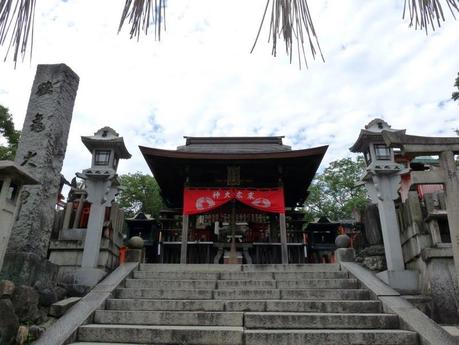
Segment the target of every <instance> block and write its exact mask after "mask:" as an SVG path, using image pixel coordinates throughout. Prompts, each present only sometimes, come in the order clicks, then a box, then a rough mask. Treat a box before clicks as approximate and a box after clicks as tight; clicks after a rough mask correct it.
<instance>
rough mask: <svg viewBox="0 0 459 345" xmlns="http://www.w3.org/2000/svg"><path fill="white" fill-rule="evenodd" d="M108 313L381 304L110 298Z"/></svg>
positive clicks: (347, 309)
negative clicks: (111, 311) (109, 311)
mask: <svg viewBox="0 0 459 345" xmlns="http://www.w3.org/2000/svg"><path fill="white" fill-rule="evenodd" d="M106 308H107V309H108V310H134V311H135V310H158V311H159V310H172V311H173V310H176V311H236V312H238V311H239V312H242V311H254V312H257V311H273V312H274V311H278V312H289V311H290V312H318V313H379V312H381V303H380V302H379V301H322V300H314V301H304V300H303V301H301V300H290V301H289V300H268V301H259V300H226V301H225V300H158V299H109V300H107V302H106Z"/></svg>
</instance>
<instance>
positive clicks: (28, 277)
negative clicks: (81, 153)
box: [4, 64, 79, 284]
mask: <svg viewBox="0 0 459 345" xmlns="http://www.w3.org/2000/svg"><path fill="white" fill-rule="evenodd" d="M78 84H79V77H78V76H77V75H76V74H75V73H74V72H73V71H72V70H71V69H70V68H69V67H67V66H66V65H64V64H58V65H38V67H37V72H36V75H35V80H34V82H33V86H32V91H31V94H30V99H29V104H28V107H27V114H26V117H25V120H24V126H23V128H22V135H21V138H20V141H19V147H18V150H17V153H16V159H15V161H16V163H17V164H19V165H20V166H22V167H24V168H25V169H26V171H27V172H28V173H30V175H31V176H33V178H34V179H35V180H37V181H38V182H39V183H40V185H36V186H27V187H25V188H24V189H23V191H22V193H21V195H20V211H19V214H18V217H17V220H16V222H15V224H14V226H13V229H12V233H11V237H10V241H9V243H8V250H7V255H6V258H5V266H4V271H5V272H6V273H7V274H6V275H7V276H9V277H12V278H14V277H16V278H18V279H19V277H21V278H20V279H21V281H23V282H24V283H29V284H32V283H33V280H34V278H33V277H32V276H33V275H34V273H33V272H34V271H36V269H35V268H36V267H38V266H41V265H43V262H45V259H46V255H47V251H48V245H49V240H50V236H51V232H52V227H53V221H54V210H55V206H56V201H57V196H58V190H59V184H60V180H61V176H60V172H61V168H62V164H63V161H64V156H65V151H66V148H67V138H68V134H69V130H70V123H71V120H72V112H73V106H74V103H75V97H76V93H77V89H78ZM45 266H46V263H45Z"/></svg>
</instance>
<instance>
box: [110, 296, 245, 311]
mask: <svg viewBox="0 0 459 345" xmlns="http://www.w3.org/2000/svg"><path fill="white" fill-rule="evenodd" d="M106 308H107V309H108V310H176V311H185V310H187V311H200V310H201V311H224V310H225V309H226V310H228V309H227V308H225V301H216V300H162V299H109V300H107V303H106ZM229 311H232V310H229ZM234 311H237V310H234Z"/></svg>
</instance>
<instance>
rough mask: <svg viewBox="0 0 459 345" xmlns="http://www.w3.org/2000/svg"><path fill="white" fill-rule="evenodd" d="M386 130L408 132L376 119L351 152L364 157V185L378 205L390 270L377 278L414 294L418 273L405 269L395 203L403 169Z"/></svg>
mask: <svg viewBox="0 0 459 345" xmlns="http://www.w3.org/2000/svg"><path fill="white" fill-rule="evenodd" d="M383 130H385V131H387V132H391V133H402V134H404V133H405V130H396V129H391V127H390V126H389V125H388V124H387V123H386V122H385V121H384V120H381V119H374V120H372V121H371V122H370V123H369V124H368V125H366V126H365V129H362V130H361V131H360V135H359V138H358V139H357V141H356V142H355V143H354V145H353V146H352V147H351V148H350V150H351V151H352V152H362V153H363V154H364V156H365V162H366V165H367V170H366V173H365V175H364V176H363V177H362V178H361V182H362V183H363V184H364V185H365V188H366V189H367V193H368V196H369V197H370V199H371V201H372V202H373V203H374V204H376V205H377V206H378V211H379V216H380V220H381V229H382V235H383V241H384V250H385V253H386V261H387V270H386V271H383V272H380V273H378V277H379V278H380V279H382V280H383V281H384V282H385V283H387V284H388V285H390V286H391V287H393V288H394V289H398V290H401V291H415V290H417V287H418V276H417V272H415V271H409V270H405V262H404V260H403V254H402V244H401V240H400V228H399V224H398V221H397V214H396V212H395V204H394V200H396V199H398V198H399V195H398V189H399V186H400V180H401V178H400V173H401V171H402V170H403V168H404V167H403V166H402V165H401V164H398V163H396V162H395V158H394V152H393V150H392V149H391V148H390V147H388V146H387V145H386V144H385V142H384V139H383V136H382V131H383Z"/></svg>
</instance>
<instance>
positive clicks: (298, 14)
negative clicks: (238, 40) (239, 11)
mask: <svg viewBox="0 0 459 345" xmlns="http://www.w3.org/2000/svg"><path fill="white" fill-rule="evenodd" d="M270 3H271V21H270V28H269V39H268V42H270V41H271V40H272V50H271V53H272V55H273V56H277V41H278V39H279V38H281V37H282V38H283V40H284V43H285V51H286V54H287V55H288V56H289V57H290V62H292V60H293V53H294V51H295V50H296V53H297V54H298V63H299V66H300V69H301V63H302V60H304V63H305V65H306V67H308V63H307V58H306V52H305V48H304V46H305V44H307V45H308V46H309V50H310V51H311V54H312V57H313V59H315V57H316V55H317V54H320V57H321V58H322V60H323V61H325V60H324V57H323V54H322V50H321V49H320V44H319V39H318V37H317V33H316V30H315V29H314V23H313V22H312V17H311V11H310V10H309V6H308V2H307V0H272V2H271V0H266V7H265V11H264V13H263V17H262V19H261V23H260V26H259V29H258V33H257V36H256V38H255V42H254V44H253V47H252V50H251V51H250V52H251V53H252V52H253V51H254V49H255V46H256V45H257V42H258V39H259V37H260V32H261V29H262V27H263V24H264V22H265V19H266V13H267V11H268V8H269V5H270ZM305 39H306V41H305ZM294 41H296V44H295V43H294Z"/></svg>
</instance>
